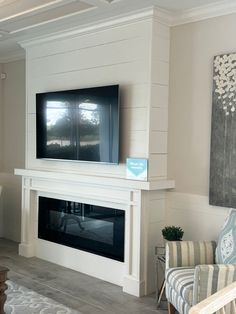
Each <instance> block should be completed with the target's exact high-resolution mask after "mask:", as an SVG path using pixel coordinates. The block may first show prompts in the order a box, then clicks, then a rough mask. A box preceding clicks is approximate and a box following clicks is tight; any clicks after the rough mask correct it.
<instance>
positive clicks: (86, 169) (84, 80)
mask: <svg viewBox="0 0 236 314" xmlns="http://www.w3.org/2000/svg"><path fill="white" fill-rule="evenodd" d="M135 24H136V26H138V27H134V25H133V24H130V25H126V26H122V27H115V28H111V29H106V30H105V31H97V32H96V34H87V35H81V36H77V37H74V38H71V39H60V40H59V41H53V42H51V43H49V44H43V45H39V47H38V48H39V49H37V47H36V46H35V47H34V46H33V47H30V48H28V52H27V54H28V59H27V82H28V104H27V108H28V109H27V112H28V114H27V167H29V168H34V169H50V170H53V171H56V170H58V171H61V170H64V171H73V172H78V173H87V174H92V175H102V176H104V175H106V176H113V177H125V175H126V174H125V164H124V163H125V161H126V158H127V157H140V158H141V157H146V158H148V149H149V148H148V132H149V131H148V128H149V123H148V112H149V106H150V73H151V71H150V57H151V36H150V34H151V23H150V21H140V22H139V23H135ZM96 36H97V37H96ZM102 39H103V40H102ZM111 84H119V85H120V91H121V110H120V128H121V132H120V161H121V162H120V164H119V165H109V164H96V163H87V162H70V161H50V160H40V159H36V158H35V156H36V144H35V140H36V139H35V129H36V128H35V120H36V119H35V111H36V110H35V94H36V93H39V92H46V91H56V90H67V89H76V88H85V87H93V86H102V85H111Z"/></svg>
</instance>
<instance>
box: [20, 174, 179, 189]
mask: <svg viewBox="0 0 236 314" xmlns="http://www.w3.org/2000/svg"><path fill="white" fill-rule="evenodd" d="M15 175H19V176H23V177H28V178H40V179H45V180H58V181H70V182H77V183H84V184H91V183H92V184H93V185H97V184H98V185H103V186H113V187H117V188H132V189H137V190H149V191H151V190H165V189H173V188H174V187H175V182H174V180H165V179H160V180H155V181H136V180H129V179H122V178H111V177H105V176H94V175H93V176H92V175H84V174H74V173H68V172H54V171H41V170H33V169H15Z"/></svg>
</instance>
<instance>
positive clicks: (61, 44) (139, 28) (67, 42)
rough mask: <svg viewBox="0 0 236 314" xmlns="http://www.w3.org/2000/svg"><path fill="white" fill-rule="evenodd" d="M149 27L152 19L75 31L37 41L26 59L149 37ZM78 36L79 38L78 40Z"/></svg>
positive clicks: (29, 50)
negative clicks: (81, 31) (98, 29)
mask: <svg viewBox="0 0 236 314" xmlns="http://www.w3.org/2000/svg"><path fill="white" fill-rule="evenodd" d="M151 29H152V21H151V20H146V21H142V22H134V23H129V24H127V25H120V26H118V25H117V26H113V27H112V26H111V27H110V28H109V29H108V28H106V29H104V30H100V31H97V30H94V31H88V32H87V33H86V32H84V33H83V34H81V35H79V34H77V33H76V32H75V33H74V36H72V37H69V38H66V37H65V38H58V39H57V38H55V39H54V40H51V39H50V40H49V41H47V42H46V43H41V44H38V43H37V44H35V45H34V46H31V47H30V48H29V49H28V60H34V59H42V58H44V57H45V56H46V57H47V56H50V55H55V54H63V53H66V52H68V51H74V50H79V49H87V48H90V47H94V46H103V45H104V46H106V45H107V44H109V43H113V42H120V41H126V40H129V39H135V38H144V39H150V38H151V35H150V31H151ZM165 31H166V30H165ZM111 34H112V36H111ZM164 37H165V36H164ZM78 38H80V40H78Z"/></svg>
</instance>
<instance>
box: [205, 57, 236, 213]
mask: <svg viewBox="0 0 236 314" xmlns="http://www.w3.org/2000/svg"><path fill="white" fill-rule="evenodd" d="M209 202H210V204H211V205H217V206H225V207H234V208H236V53H232V54H224V55H219V56H216V57H214V64H213V93H212V126H211V160H210V193H209Z"/></svg>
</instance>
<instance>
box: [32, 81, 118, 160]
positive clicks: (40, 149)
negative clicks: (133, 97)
mask: <svg viewBox="0 0 236 314" xmlns="http://www.w3.org/2000/svg"><path fill="white" fill-rule="evenodd" d="M36 144H37V145H36V147H37V149H36V154H37V158H45V159H58V160H60V159H61V160H77V161H92V162H104V163H115V164H117V163H118V162H119V85H111V86H103V87H94V88H84V89H76V90H67V91H57V92H47V93H40V94H36Z"/></svg>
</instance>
